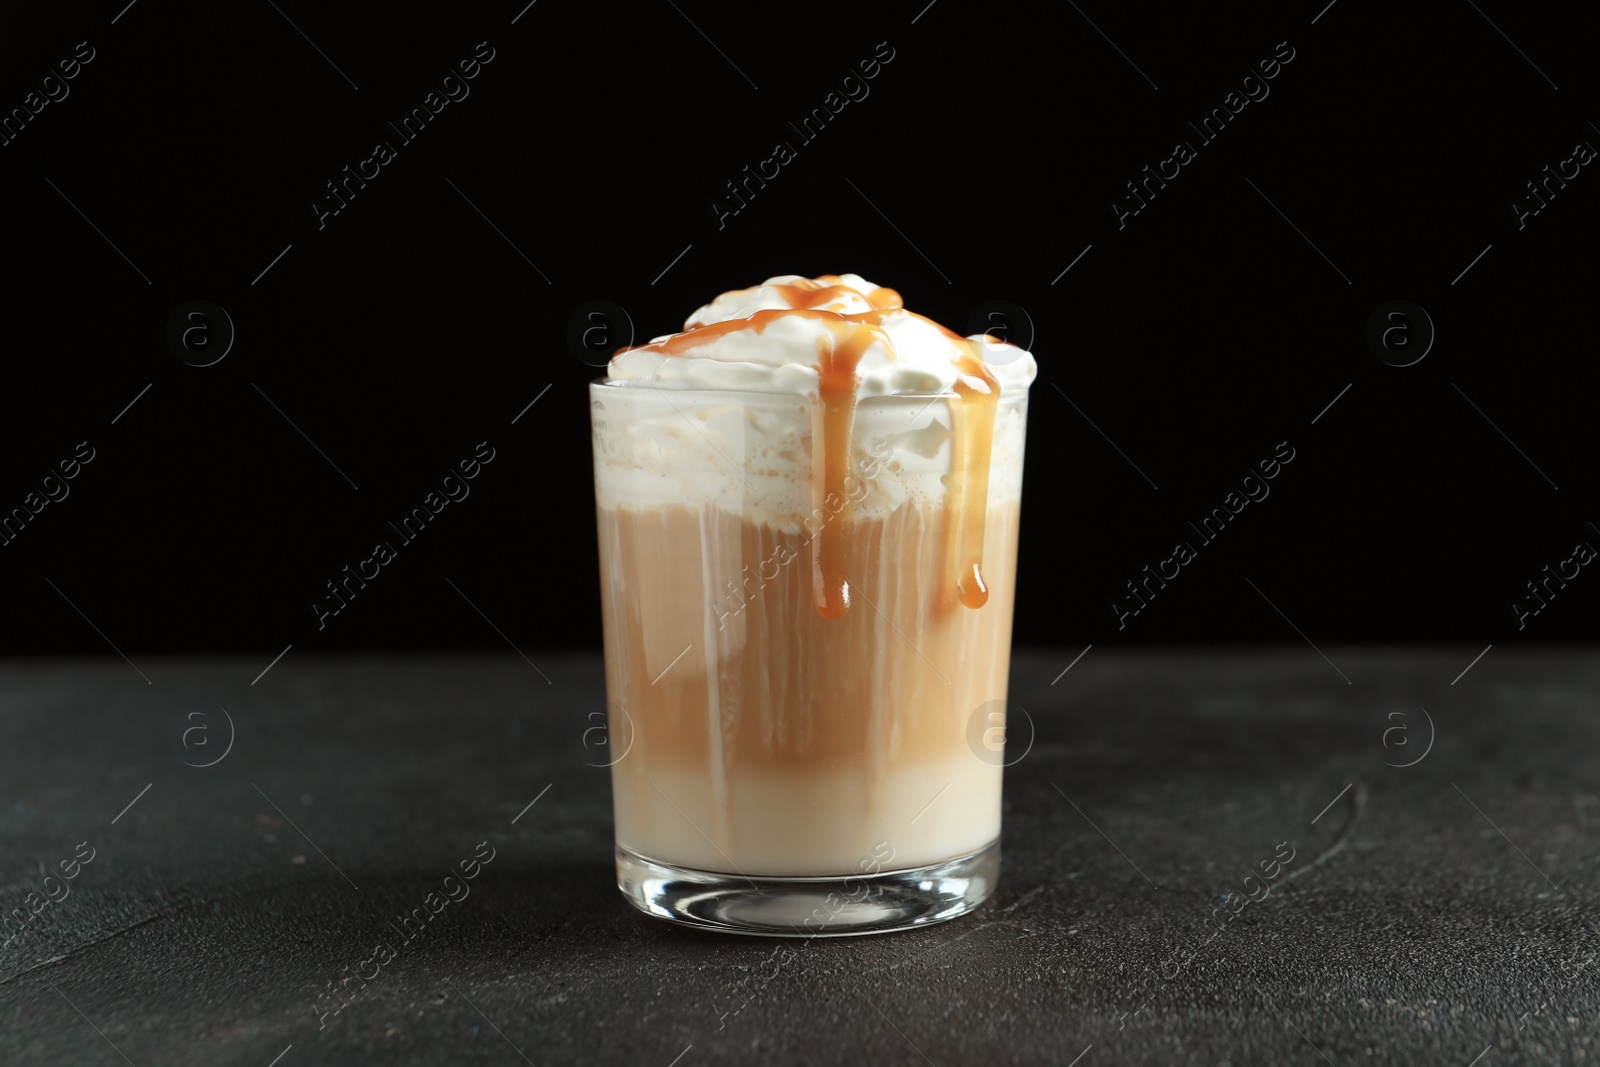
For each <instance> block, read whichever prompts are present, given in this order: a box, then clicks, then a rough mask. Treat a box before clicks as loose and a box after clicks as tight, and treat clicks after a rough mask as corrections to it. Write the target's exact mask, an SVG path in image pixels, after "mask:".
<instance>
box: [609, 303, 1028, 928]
mask: <svg viewBox="0 0 1600 1067" xmlns="http://www.w3.org/2000/svg"><path fill="white" fill-rule="evenodd" d="M1034 373H1035V365H1034V362H1033V359H1032V357H1031V356H1030V355H1029V354H1028V353H1026V352H1023V351H1021V350H1019V349H1016V348H1014V347H1012V346H1009V345H1006V344H1004V343H1002V342H999V341H997V340H995V339H994V338H991V337H987V336H977V337H973V338H963V337H961V336H959V335H957V334H955V333H953V332H951V331H949V330H946V329H945V328H944V327H942V326H939V325H937V324H936V323H934V322H932V321H930V320H928V319H925V318H923V317H922V316H920V315H916V314H914V313H912V312H909V311H906V310H905V309H904V307H903V306H902V304H901V300H900V297H899V294H897V293H895V292H894V291H893V290H891V289H885V288H881V287H879V286H875V285H873V284H871V283H869V282H867V281H865V280H864V279H862V278H860V277H858V276H856V275H841V276H832V275H828V276H823V277H821V278H815V279H809V278H802V277H798V276H783V277H777V278H773V279H770V280H768V281H767V282H765V283H764V284H762V285H760V286H757V287H755V288H752V289H744V290H737V291H734V292H729V293H724V294H723V295H722V296H720V297H718V298H717V299H716V300H714V301H712V302H711V303H710V304H708V305H706V306H705V307H703V308H701V309H700V310H699V311H697V312H695V313H694V314H693V315H692V316H690V318H689V319H688V321H687V322H686V324H685V329H684V331H683V332H681V333H677V334H673V335H670V336H666V337H660V338H656V339H655V340H654V341H652V342H651V343H649V344H647V345H642V346H638V347H634V348H628V349H624V350H622V351H620V352H618V353H617V354H616V355H615V356H614V357H613V359H612V361H611V363H610V366H609V371H608V375H607V377H606V378H605V379H604V380H601V381H598V382H596V383H595V384H594V385H593V386H592V387H591V405H592V422H593V430H594V457H595V487H596V504H597V513H598V519H599V534H600V565H601V581H602V604H603V617H604V630H605V658H606V683H607V697H608V703H609V709H610V710H609V716H610V725H611V731H612V738H613V745H614V747H615V750H616V751H617V752H619V753H625V755H622V757H621V758H619V759H617V761H616V762H615V764H614V765H613V767H612V771H611V773H612V786H613V793H614V806H615V814H616V834H617V847H618V865H619V876H620V878H619V880H620V881H621V883H622V887H623V890H624V893H625V894H627V895H628V896H629V898H630V899H631V900H633V902H634V903H635V904H637V905H638V906H640V907H641V908H643V909H644V910H647V911H650V912H653V913H655V914H660V915H665V916H667V917H670V918H676V919H679V920H681V921H686V922H691V923H694V924H696V925H702V926H709V927H713V928H719V929H730V930H744V931H746V932H759V933H784V932H793V933H797V934H816V933H856V932H865V931H868V930H875V929H891V928H898V927H901V926H907V925H914V924H916V923H919V922H925V921H934V920H935V919H940V918H948V917H951V916H952V915H954V914H959V913H960V912H962V911H965V910H970V908H971V907H975V906H976V905H977V903H979V902H981V900H982V899H983V896H985V895H987V893H988V892H989V890H990V889H991V888H992V886H993V880H994V876H995V874H996V873H997V870H998V846H997V842H998V838H999V830H1000V787H1001V766H1000V760H998V759H995V758H993V751H992V749H993V746H992V743H990V744H988V745H987V746H986V744H985V742H986V741H988V740H989V739H991V738H992V737H993V736H994V731H995V729H996V726H997V723H998V724H1003V709H1004V701H1005V696H1006V681H1007V669H1008V665H1009V659H1010V656H1009V652H1010V640H1011V607H1012V597H1013V594H1014V590H1015V579H1016V549H1017V522H1018V513H1019V506H1020V499H1021V488H1022V454H1023V436H1024V426H1025V420H1026V405H1027V386H1028V384H1029V383H1030V382H1031V381H1032V379H1033V377H1034ZM930 871H936V872H939V873H938V875H937V876H934V875H930V874H929V873H928V872H930ZM908 875H909V876H910V877H907V876H908ZM830 882H837V883H838V885H836V886H834V887H833V888H832V889H830V890H828V891H827V893H820V892H819V887H820V886H823V885H827V884H829V883H830ZM936 883H937V886H938V888H935V889H932V890H930V889H928V888H927V887H928V886H933V885H935V884H936ZM919 886H921V887H922V888H920V889H919V888H918V887H919ZM874 890H876V892H874ZM918 893H924V894H929V893H931V896H930V897H929V898H928V899H927V900H922V901H919V900H917V899H915V898H916V897H917V894H918ZM825 896H831V897H832V898H833V901H834V902H833V903H830V904H829V905H828V906H827V907H825V908H823V909H821V910H823V911H824V912H825V913H826V921H825V922H819V920H818V919H817V917H816V915H815V914H814V913H815V912H816V911H817V910H818V909H817V908H815V907H812V906H811V905H812V901H813V900H816V899H821V898H822V897H825ZM708 902H710V903H708ZM797 909H798V910H797ZM807 919H809V920H810V921H807ZM785 927H792V928H793V929H792V931H791V930H786V929H784V928H785Z"/></svg>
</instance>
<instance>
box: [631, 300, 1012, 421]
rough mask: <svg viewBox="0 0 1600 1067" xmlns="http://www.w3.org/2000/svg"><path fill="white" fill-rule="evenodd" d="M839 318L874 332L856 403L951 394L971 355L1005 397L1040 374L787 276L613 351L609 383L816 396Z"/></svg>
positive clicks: (994, 349) (939, 330)
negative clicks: (676, 328)
mask: <svg viewBox="0 0 1600 1067" xmlns="http://www.w3.org/2000/svg"><path fill="white" fill-rule="evenodd" d="M819 313H824V314H819ZM835 316H838V318H835ZM845 317H848V321H851V322H863V321H865V322H869V323H870V324H871V325H872V326H873V328H874V338H873V341H872V343H871V344H870V345H868V346H867V347H866V349H865V350H864V351H863V352H862V353H861V357H860V359H859V361H858V362H857V364H856V377H857V395H858V396H859V397H862V398H865V397H873V396H906V395H929V394H937V393H948V392H950V391H951V390H952V389H953V388H955V386H956V383H957V382H958V381H959V380H962V379H963V377H964V376H965V375H964V372H963V370H962V368H961V365H960V364H961V360H962V358H963V357H964V356H969V355H971V356H976V358H977V359H978V360H980V361H981V362H982V363H983V364H984V366H985V367H986V368H987V370H988V372H989V374H990V375H992V376H993V377H994V379H995V381H996V382H997V383H998V385H999V388H1000V392H1001V394H1002V395H1005V394H1008V393H1014V392H1020V391H1024V390H1026V389H1027V387H1028V385H1029V384H1030V383H1031V382H1032V381H1033V379H1034V377H1035V376H1036V375H1037V373H1038V366H1037V364H1036V363H1035V362H1034V359H1033V356H1032V355H1031V354H1030V353H1028V352H1026V351H1023V350H1022V349H1019V348H1017V347H1016V346H1014V345H1010V344H1007V343H1005V342H1003V341H997V340H996V339H994V338H993V337H990V336H988V335H986V334H974V335H972V336H971V337H967V338H962V337H961V336H960V335H958V334H955V333H953V332H951V331H949V330H946V329H945V328H944V327H942V326H940V325H939V324H937V323H935V322H933V321H932V320H930V319H926V318H924V317H922V316H921V315H917V314H915V313H913V312H910V311H907V310H906V309H905V307H904V305H903V304H902V302H901V299H900V294H899V293H897V292H895V291H894V290H893V289H886V288H883V287H882V286H878V285H874V284H873V283H871V282H869V281H867V280H866V279H865V278H862V277H861V276H860V275H858V274H843V275H823V276H822V277H820V278H803V277H801V276H800V275H797V274H784V275H779V276H777V277H775V278H768V279H767V280H766V281H765V282H763V283H762V284H761V285H758V286H755V287H753V288H750V289H736V290H733V291H731V292H726V293H723V294H722V295H721V296H719V297H717V298H716V299H715V300H713V301H711V302H710V303H709V304H706V305H705V306H704V307H702V308H700V309H699V310H697V311H695V313H694V314H692V315H690V316H689V318H688V319H687V320H686V321H685V323H684V331H683V332H682V333H677V334H667V335H665V336H662V337H657V338H654V339H652V340H651V342H650V343H649V344H648V345H641V346H639V347H637V348H628V349H623V350H621V351H619V352H618V353H617V354H616V355H615V356H613V357H612V359H611V363H610V367H609V369H608V371H607V377H608V378H609V379H610V381H611V383H612V384H614V385H623V386H626V385H632V384H639V385H648V386H655V387H657V388H663V389H705V390H731V391H738V392H760V393H786V394H800V395H814V394H815V393H816V392H817V390H818V381H819V377H820V368H821V363H822V358H823V354H824V353H826V352H828V351H830V350H831V346H832V345H833V344H834V343H835V338H836V336H837V334H836V331H835V326H836V325H838V323H839V322H840V321H841V320H843V319H844V318H845ZM738 323H743V324H744V325H743V326H738V325H736V324H738ZM708 327H711V328H712V329H708ZM700 331H705V332H704V333H700ZM697 334H699V336H697Z"/></svg>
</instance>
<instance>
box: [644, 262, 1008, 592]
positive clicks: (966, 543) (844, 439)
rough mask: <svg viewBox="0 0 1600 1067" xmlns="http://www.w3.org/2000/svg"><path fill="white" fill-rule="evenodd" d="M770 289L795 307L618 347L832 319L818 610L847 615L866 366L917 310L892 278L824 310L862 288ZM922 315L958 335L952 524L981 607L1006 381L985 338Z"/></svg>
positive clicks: (821, 440) (820, 362)
mask: <svg viewBox="0 0 1600 1067" xmlns="http://www.w3.org/2000/svg"><path fill="white" fill-rule="evenodd" d="M768 288H771V289H774V290H776V291H777V292H778V293H779V294H780V295H782V297H783V298H784V300H785V301H786V302H787V303H788V304H789V306H788V307H786V308H768V309H766V310H763V311H757V312H755V313H754V314H752V315H751V316H750V317H749V318H745V319H727V320H724V321H722V322H715V323H711V324H709V325H706V326H699V327H694V328H691V329H689V330H686V331H685V332H683V333H680V334H675V335H673V336H672V337H668V338H666V339H664V340H661V341H658V342H655V343H653V344H648V345H636V346H634V348H621V349H618V350H617V353H616V354H617V355H621V354H622V353H623V352H631V351H635V350H643V351H648V352H656V353H659V354H661V355H664V356H678V355H682V354H684V353H685V352H688V351H690V350H692V349H695V348H699V347H700V346H701V345H704V344H709V343H710V342H712V341H715V340H717V339H718V338H720V337H726V336H727V335H729V334H731V333H737V332H739V331H741V330H753V331H754V332H755V333H757V334H760V333H762V332H763V331H765V330H766V328H767V327H768V326H769V325H771V324H772V323H773V322H775V321H777V320H778V319H781V318H786V317H789V316H794V315H800V316H804V317H805V318H810V319H816V320H817V321H819V322H822V323H823V324H824V325H826V326H827V328H828V332H827V334H826V335H825V336H824V337H823V338H821V339H820V340H819V342H818V345H817V349H818V351H817V396H818V400H819V401H820V403H821V408H822V410H821V426H820V432H818V433H816V434H814V435H813V439H814V440H816V441H817V442H818V444H817V447H818V448H819V449H820V455H815V456H813V457H812V470H813V472H814V474H813V482H812V484H813V490H812V496H813V499H814V501H815V502H816V503H818V504H820V505H822V506H823V507H825V508H826V509H827V511H828V513H829V514H830V515H831V517H830V518H829V519H828V520H827V521H826V522H824V523H823V524H822V530H821V532H820V533H819V534H818V535H817V538H816V540H815V542H814V545H815V550H814V552H813V554H812V575H813V583H814V588H815V590H816V605H817V612H818V613H819V614H820V615H822V617H823V618H825V619H842V618H844V617H845V615H846V614H848V613H849V611H850V585H849V582H848V580H847V579H846V576H845V570H846V565H847V563H848V562H849V561H848V560H846V559H845V544H846V540H847V538H846V534H845V529H846V524H847V520H848V513H849V506H850V498H849V496H848V495H847V494H846V492H845V488H846V487H845V480H846V478H847V477H848V475H849V472H850V452H851V449H850V443H851V434H852V429H853V426H854V422H855V408H856V393H857V389H858V387H859V385H860V381H861V378H860V374H859V373H858V370H857V368H858V366H859V364H860V362H861V358H862V356H863V355H865V354H866V351H867V349H869V348H871V347H872V345H873V343H874V342H877V341H881V342H883V344H884V346H885V347H886V348H889V349H890V351H891V352H892V351H893V346H892V345H891V344H890V342H889V339H888V337H887V336H886V335H885V334H884V333H883V331H882V329H881V327H882V325H883V322H884V320H886V319H887V318H888V317H889V316H890V315H891V314H907V315H915V314H916V313H915V312H911V311H905V309H904V305H903V304H902V303H901V300H900V294H899V293H897V292H895V291H894V290H893V289H887V288H882V287H880V288H877V289H874V290H872V292H870V293H868V294H866V300H867V302H868V303H869V304H871V305H872V308H873V310H871V311H862V312H856V313H853V314H840V313H838V312H833V311H822V310H817V305H819V304H825V303H828V302H829V301H830V300H833V299H835V298H837V297H841V296H843V295H845V294H849V293H857V291H856V290H854V289H851V288H849V287H848V286H846V285H844V284H842V282H841V279H840V278H838V277H837V276H836V275H832V274H825V275H823V276H822V277H820V278H816V279H802V280H800V281H797V282H794V283H792V284H775V285H772V286H769V287H768ZM857 295H860V294H859V293H857ZM916 317H917V318H919V319H922V321H924V322H926V323H928V324H929V325H932V326H934V327H936V328H937V329H938V330H939V331H940V332H941V333H942V334H944V335H945V337H946V338H947V339H948V340H949V341H950V342H951V350H952V355H951V362H952V363H953V364H954V365H955V367H956V382H955V394H956V397H955V401H954V403H952V405H951V421H952V422H953V423H954V435H953V439H952V441H951V473H950V486H949V500H950V504H951V509H952V510H953V511H954V513H955V514H954V517H953V521H952V523H951V528H952V532H953V537H954V539H955V544H956V551H955V558H956V560H957V561H958V566H959V570H958V574H957V578H956V583H955V586H956V595H957V598H958V599H959V600H960V602H961V603H962V605H964V606H965V607H968V608H973V609H976V608H981V607H983V605H984V604H985V603H987V602H988V599H989V587H988V585H987V583H985V581H984V578H983V529H984V524H985V521H986V520H987V518H988V513H989V461H990V453H991V451H992V448H993V444H994V421H995V414H996V410H997V408H998V406H999V400H1000V385H999V382H997V381H996V380H995V377H994V375H993V374H992V373H990V371H989V368H988V367H987V366H986V365H985V364H984V362H983V359H982V356H981V355H980V348H979V346H978V345H977V344H976V343H975V342H972V341H968V340H967V339H966V338H964V337H962V336H961V335H960V334H957V333H955V332H954V331H953V330H949V329H947V328H945V327H944V326H941V325H939V324H938V323H936V322H933V320H931V319H928V318H925V317H924V316H921V315H917V316H916ZM613 358H614V357H613ZM829 501H834V502H836V504H837V506H834V505H830V504H829V503H828V502H829Z"/></svg>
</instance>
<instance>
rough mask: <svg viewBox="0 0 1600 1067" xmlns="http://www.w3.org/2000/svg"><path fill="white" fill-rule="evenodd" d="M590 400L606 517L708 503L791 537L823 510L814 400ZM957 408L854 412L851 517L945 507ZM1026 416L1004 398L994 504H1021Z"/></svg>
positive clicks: (654, 395) (993, 465) (1022, 398)
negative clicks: (814, 471) (814, 453)
mask: <svg viewBox="0 0 1600 1067" xmlns="http://www.w3.org/2000/svg"><path fill="white" fill-rule="evenodd" d="M590 402H591V404H592V406H593V409H594V410H593V412H592V414H593V416H594V417H593V419H592V424H593V428H594V458H595V467H596V471H597V473H598V475H599V477H597V478H596V479H595V493H596V501H597V503H598V504H599V506H600V507H602V508H618V507H628V508H646V507H660V506H666V505H672V504H685V505H689V506H691V507H701V506H709V507H713V508H716V509H718V510H721V511H727V512H732V513H734V514H738V515H744V516H746V517H748V518H749V519H750V521H752V522H759V523H764V524H767V525H771V526H774V527H778V528H785V529H788V530H790V532H793V531H794V530H796V529H798V528H799V526H800V523H801V522H802V520H803V519H804V517H805V516H807V515H810V514H811V513H812V511H813V510H814V509H815V507H816V504H817V501H816V499H815V495H814V486H813V480H812V477H811V450H812V440H813V422H814V419H815V412H814V411H813V409H812V406H811V404H810V402H809V401H808V400H807V399H806V398H803V397H792V396H781V395H775V394H770V393H729V392H695V393H687V392H682V391H677V390H666V389H659V390H657V389H631V388H630V389H622V388H616V387H614V386H610V385H603V384H597V385H595V386H594V387H593V388H592V389H591V390H590ZM956 403H957V402H956V401H954V400H953V399H948V398H925V397H881V398H877V399H868V400H863V401H862V402H861V403H860V404H859V405H858V406H857V408H856V414H855V427H854V433H853V434H852V435H851V438H852V440H851V451H852V455H851V463H850V469H851V471H852V472H853V473H854V475H855V477H857V478H859V479H860V484H861V486H862V488H861V489H859V490H856V493H857V496H858V499H855V500H854V501H853V502H852V503H851V505H850V512H851V514H852V515H855V516H859V517H862V518H883V517H886V516H887V515H888V514H889V513H890V512H892V511H893V510H894V509H895V508H897V507H900V506H901V505H903V504H913V505H917V506H923V507H939V506H943V505H944V503H945V499H946V493H947V489H948V482H949V474H950V469H951V453H952V450H953V445H954V432H953V426H954V419H955V416H956V410H957V409H956V406H955V405H956ZM1026 414H1027V395H1026V394H1025V393H1024V394H1022V395H1019V396H1003V397H1002V398H1001V400H1000V404H999V407H998V410H997V411H996V413H995V425H994V446H993V452H992V454H991V457H990V476H989V486H988V506H989V507H997V506H999V505H1000V504H1002V503H1007V502H1015V501H1018V500H1020V499H1021V498H1022V453H1023V437H1024V426H1025V421H1026Z"/></svg>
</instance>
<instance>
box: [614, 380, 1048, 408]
mask: <svg viewBox="0 0 1600 1067" xmlns="http://www.w3.org/2000/svg"><path fill="white" fill-rule="evenodd" d="M1031 385H1032V383H1029V385H1025V386H1023V387H1022V388H1021V389H1020V390H1016V391H1008V390H1006V389H1004V388H1002V389H1001V390H1000V400H999V402H1000V403H1002V404H1004V403H1006V402H1007V401H1016V400H1018V399H1023V398H1026V397H1027V395H1028V391H1029V389H1030V388H1031ZM646 386H648V387H649V388H650V389H651V390H653V391H655V392H657V393H660V394H662V395H663V396H671V395H673V394H675V393H677V394H683V395H687V396H728V397H740V396H760V397H772V398H782V397H787V398H790V399H795V400H811V399H814V394H812V393H791V392H769V391H766V390H762V389H714V388H707V387H704V386H696V387H695V388H693V389H678V388H672V389H663V388H661V387H660V386H658V385H656V384H655V383H654V382H647V381H641V380H639V379H631V378H624V379H612V378H591V379H589V388H590V389H595V388H604V389H631V390H636V391H640V392H642V391H643V390H644V388H645V387H646ZM941 399H944V400H960V399H961V394H960V393H958V392H956V391H955V390H954V389H945V390H941V391H939V392H934V393H873V394H871V395H868V396H862V395H861V394H859V393H858V394H857V395H856V403H858V404H860V403H865V402H867V401H870V400H941Z"/></svg>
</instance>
